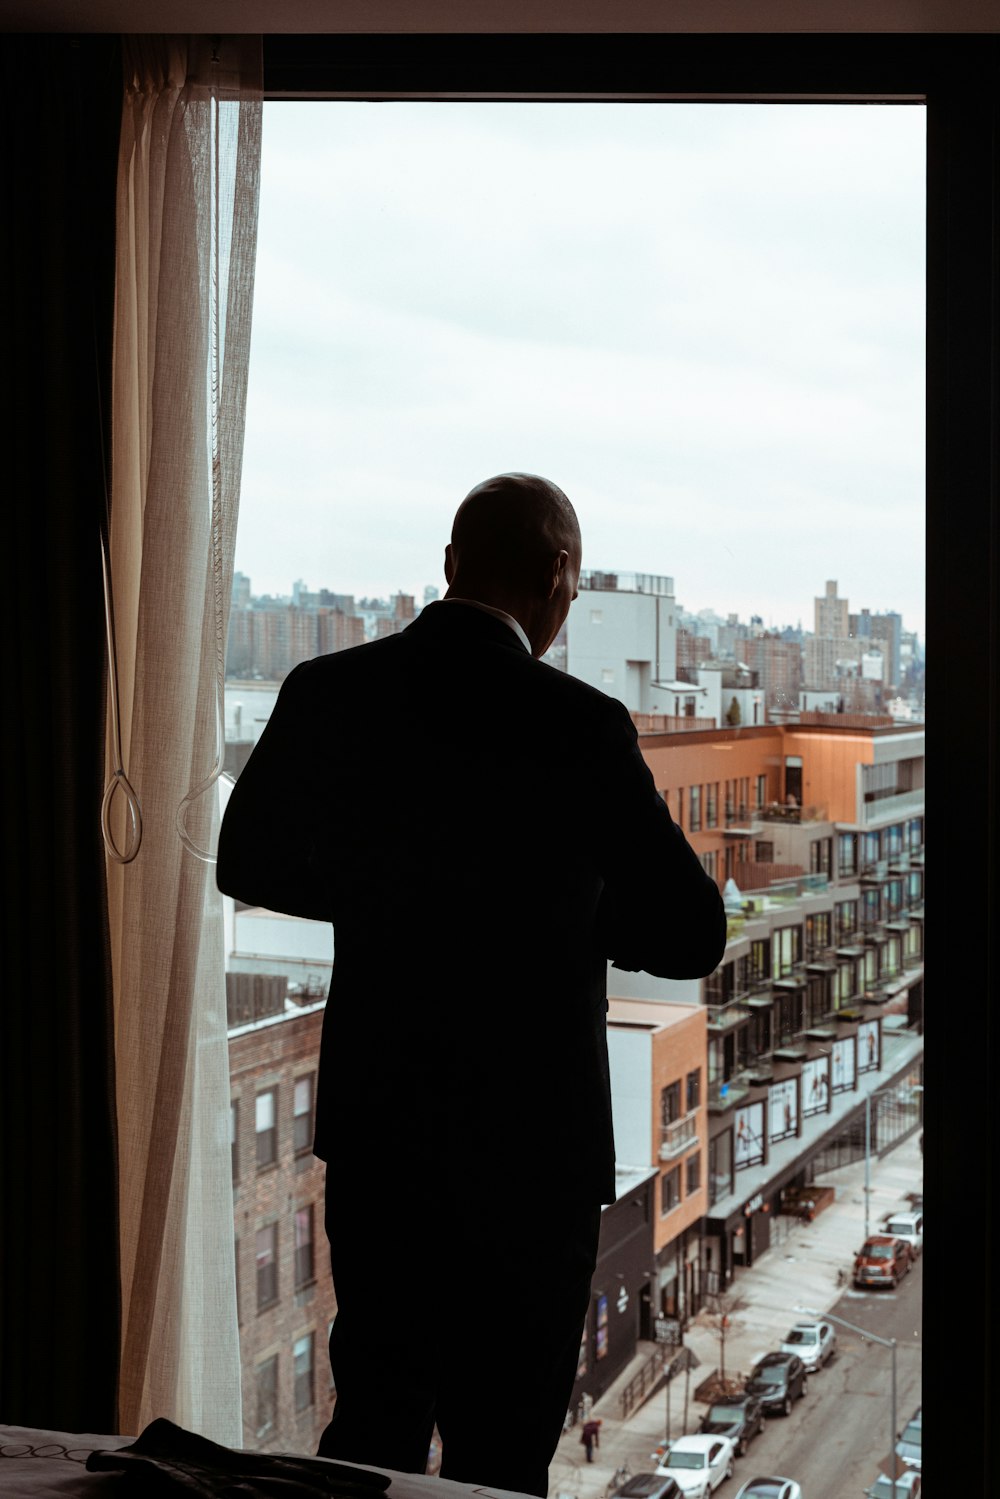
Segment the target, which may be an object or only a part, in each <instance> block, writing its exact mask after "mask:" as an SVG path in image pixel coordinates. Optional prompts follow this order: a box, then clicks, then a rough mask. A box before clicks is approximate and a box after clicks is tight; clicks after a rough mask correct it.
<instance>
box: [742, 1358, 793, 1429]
mask: <svg viewBox="0 0 1000 1499" xmlns="http://www.w3.org/2000/svg"><path fill="white" fill-rule="evenodd" d="M806 1383H807V1381H806V1366H805V1364H804V1363H803V1362H802V1360H801V1359H800V1358H799V1356H798V1354H796V1353H765V1355H764V1357H763V1358H762V1359H759V1360H758V1361H757V1363H756V1364H754V1366H753V1369H752V1371H751V1374H750V1378H749V1379H748V1380H747V1383H746V1388H747V1393H748V1394H749V1395H756V1397H757V1399H758V1400H759V1401H760V1403H761V1406H762V1407H763V1409H764V1413H765V1415H768V1416H769V1415H771V1414H772V1412H774V1411H780V1412H781V1414H782V1415H783V1416H788V1415H791V1411H792V1401H793V1400H800V1399H801V1398H802V1396H803V1395H804V1394H805V1392H806Z"/></svg>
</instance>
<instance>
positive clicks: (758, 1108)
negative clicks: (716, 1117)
mask: <svg viewBox="0 0 1000 1499" xmlns="http://www.w3.org/2000/svg"><path fill="white" fill-rule="evenodd" d="M734 1157H735V1165H736V1169H737V1171H739V1170H740V1169H741V1167H743V1166H755V1165H756V1164H757V1163H758V1161H762V1160H763V1159H764V1105H763V1104H762V1103H749V1104H747V1105H746V1106H745V1107H744V1108H742V1109H737V1110H736V1142H735V1151H734Z"/></svg>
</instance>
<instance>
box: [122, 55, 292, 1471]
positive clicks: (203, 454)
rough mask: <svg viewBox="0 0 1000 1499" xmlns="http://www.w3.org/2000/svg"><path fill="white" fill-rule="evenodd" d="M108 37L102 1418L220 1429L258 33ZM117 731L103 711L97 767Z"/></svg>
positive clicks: (225, 1437) (229, 1319) (225, 1407)
mask: <svg viewBox="0 0 1000 1499" xmlns="http://www.w3.org/2000/svg"><path fill="white" fill-rule="evenodd" d="M124 48H125V55H124V64H125V98H124V106H123V116H122V136H121V146H120V155H119V170H118V203H117V264H116V293H115V342H114V395H113V412H112V476H113V477H112V505H111V529H110V580H111V596H112V599H113V603H114V615H115V624H116V638H117V645H116V652H115V655H116V661H115V663H113V664H114V665H115V666H116V667H117V671H116V672H115V673H114V676H113V678H112V685H115V681H116V683H117V703H118V710H119V711H118V721H119V723H120V741H121V743H120V748H121V760H122V762H123V764H124V766H125V767H126V769H127V773H128V778H129V781H130V782H131V784H132V786H133V787H134V788H135V792H136V795H137V799H138V803H139V805H140V806H141V842H140V843H139V847H138V851H137V852H136V850H135V840H134V839H131V833H130V828H129V819H128V816H127V807H126V797H125V790H124V789H122V787H123V783H122V782H121V781H119V782H118V783H117V785H118V789H119V790H120V791H121V794H116V795H113V796H112V797H111V801H110V807H109V818H108V827H107V831H108V833H109V834H110V845H109V846H110V853H111V856H110V857H109V861H108V881H109V906H110V925H111V942H112V961H113V974H114V993H115V1048H116V1071H117V1079H118V1123H119V1139H120V1169H119V1181H120V1212H121V1265H122V1348H121V1384H120V1396H119V1430H120V1431H122V1432H123V1433H135V1432H137V1431H139V1430H140V1429H141V1428H142V1427H143V1426H144V1425H145V1424H146V1423H147V1422H148V1421H149V1420H151V1419H153V1418H154V1417H156V1416H168V1417H170V1418H171V1419H172V1420H175V1421H177V1422H179V1423H180V1424H181V1425H183V1426H186V1427H188V1428H190V1429H193V1430H196V1431H200V1432H202V1433H203V1434H204V1435H206V1436H210V1437H212V1438H214V1439H216V1440H218V1441H222V1442H225V1443H228V1444H230V1445H233V1444H235V1445H239V1444H240V1443H241V1438H242V1420H241V1400H240V1358H239V1335H238V1329H237V1322H236V1289H235V1269H234V1254H233V1236H234V1228H233V1211H232V1188H231V1182H230V1155H229V1068H228V1055H227V1040H226V1002H225V977H224V972H223V938H222V912H221V899H220V897H219V895H218V894H217V892H216V889H215V880H214V868H213V865H212V863H211V862H209V861H208V860H207V859H206V858H205V857H203V855H204V854H207V853H209V852H210V851H211V850H212V849H213V848H214V844H215V839H216V837H217V832H218V828H217V824H218V811H217V792H216V787H215V784H214V777H215V775H216V774H217V771H218V768H219V756H220V755H221V727H220V726H219V724H218V723H217V719H218V703H217V697H218V694H219V690H220V684H221V672H222V660H221V651H222V650H223V649H224V643H225V635H224V630H225V626H226V620H227V617H228V608H229V596H230V589H231V582H232V567H233V546H234V540H235V532H236V517H237V510H238V504H239V487H240V469H241V462H242V453H243V425H244V411H245V397H246V381H247V368H248V358H249V346H250V316H251V307H252V300H253V272H254V255H255V250H256V236H257V202H258V187H259V172H260V127H261V109H262V94H261V60H260V58H261V49H260V41H259V38H240V37H221V38H217V39H212V38H208V37H200V36H199V37H156V36H139V37H130V38H126V39H125V41H124ZM117 738H118V736H117V734H116V733H115V731H114V724H113V722H112V721H111V720H110V719H109V736H108V744H109V749H108V772H109V776H113V774H114V771H115V768H116V761H117V744H116V740H117ZM179 814H180V815H179ZM182 833H183V837H182ZM115 848H117V849H118V850H119V851H120V852H121V853H123V854H125V855H126V858H127V859H128V862H123V861H122V860H120V859H117V858H115V857H114V850H115ZM132 855H134V857H132Z"/></svg>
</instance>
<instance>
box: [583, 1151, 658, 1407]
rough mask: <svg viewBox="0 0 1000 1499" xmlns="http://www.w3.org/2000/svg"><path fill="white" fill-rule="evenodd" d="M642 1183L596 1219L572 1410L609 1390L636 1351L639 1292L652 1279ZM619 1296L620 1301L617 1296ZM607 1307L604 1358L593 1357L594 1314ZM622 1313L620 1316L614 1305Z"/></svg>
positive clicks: (649, 1205) (648, 1191) (648, 1205)
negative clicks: (582, 1360) (582, 1356)
mask: <svg viewBox="0 0 1000 1499" xmlns="http://www.w3.org/2000/svg"><path fill="white" fill-rule="evenodd" d="M654 1186H655V1178H654V1179H653V1180H652V1182H642V1183H641V1184H640V1185H639V1186H638V1187H634V1188H633V1189H632V1191H631V1192H628V1193H626V1194H625V1196H623V1197H621V1198H619V1200H618V1201H617V1202H615V1203H612V1204H611V1206H610V1207H606V1208H605V1209H604V1211H603V1212H602V1214H601V1237H600V1241H599V1244H598V1251H597V1267H596V1269H595V1271H594V1279H593V1282H592V1286H593V1292H592V1295H591V1298H590V1309H589V1311H588V1312H587V1370H586V1373H585V1374H583V1375H582V1376H581V1377H580V1378H578V1379H577V1382H576V1385H575V1386H574V1389H573V1405H574V1407H575V1406H576V1404H577V1403H578V1401H579V1400H580V1397H581V1396H582V1395H583V1393H584V1391H586V1393H587V1394H588V1395H590V1396H592V1397H593V1399H594V1400H597V1399H599V1398H600V1396H601V1395H603V1394H604V1392H605V1390H607V1389H609V1388H610V1386H611V1385H612V1384H614V1382H615V1380H616V1379H617V1378H618V1375H619V1374H620V1373H621V1372H622V1370H623V1369H624V1368H625V1366H626V1364H627V1363H628V1362H629V1360H630V1359H631V1358H632V1357H633V1355H634V1354H635V1351H636V1343H637V1341H638V1338H639V1331H640V1321H639V1315H640V1306H641V1300H642V1293H643V1290H644V1289H645V1288H646V1287H647V1286H649V1284H650V1282H651V1280H653V1279H655V1272H656V1256H655V1254H654V1252H653V1187H654ZM623 1290H624V1293H625V1295H624V1297H623V1296H622V1292H623ZM602 1296H603V1297H605V1298H606V1301H607V1326H606V1331H607V1352H606V1354H605V1355H604V1357H603V1358H598V1357H597V1346H598V1338H597V1334H598V1312H599V1303H600V1299H601V1297H602ZM620 1299H621V1300H622V1302H623V1307H624V1309H623V1310H619V1300H620Z"/></svg>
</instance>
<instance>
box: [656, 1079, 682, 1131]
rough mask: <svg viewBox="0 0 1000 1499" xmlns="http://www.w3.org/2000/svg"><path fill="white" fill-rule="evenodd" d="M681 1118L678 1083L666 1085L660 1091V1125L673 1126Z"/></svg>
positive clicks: (679, 1087)
mask: <svg viewBox="0 0 1000 1499" xmlns="http://www.w3.org/2000/svg"><path fill="white" fill-rule="evenodd" d="M680 1117H681V1085H680V1082H676V1083H668V1084H667V1086H666V1087H665V1088H661V1089H660V1123H661V1124H663V1125H667V1124H675V1123H676V1122H677V1120H678V1119H679V1118H680Z"/></svg>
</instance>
